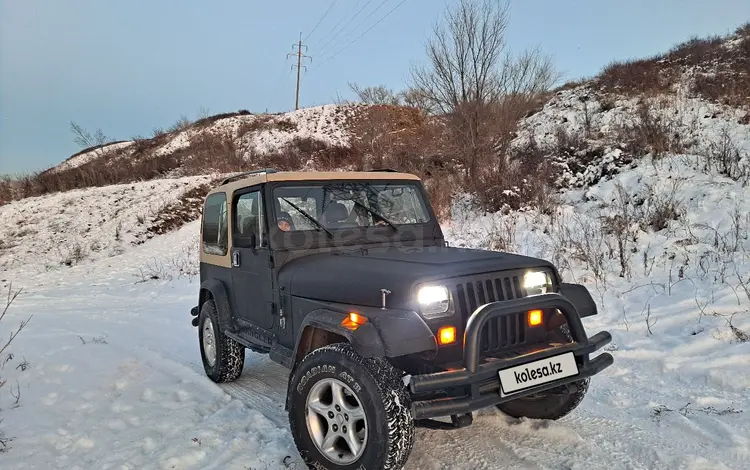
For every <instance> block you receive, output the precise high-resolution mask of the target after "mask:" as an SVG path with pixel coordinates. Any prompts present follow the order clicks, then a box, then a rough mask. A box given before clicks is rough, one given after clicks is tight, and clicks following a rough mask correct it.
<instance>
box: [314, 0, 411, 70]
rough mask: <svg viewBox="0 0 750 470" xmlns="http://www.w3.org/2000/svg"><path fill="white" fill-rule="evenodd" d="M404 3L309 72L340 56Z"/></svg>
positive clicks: (403, 1) (404, 0)
mask: <svg viewBox="0 0 750 470" xmlns="http://www.w3.org/2000/svg"><path fill="white" fill-rule="evenodd" d="M404 3H406V0H401V2H399V3H398V5H396V6H395V7H393V8H391V10H390V11H389V12H388V13H386V14H385V15H384V16H383V17H382V18H380V19H379V20H378V21H376V22H375V24H373V25H372V26H370V27H369V28H367V30H365V32H363V33H362V34H360V35H359V36H357V37H356V38H354V40H353V41H351V42H350V43H349V44H347V45H346V46H344V47H342V48H341V49H339V50H338V52H336V53H335V54H333V55H332V56H330V57H328V58H327V59H325V60H323V62H319V63H318V65H316V66H315V67H314V68H313V69H312V70H310V71H311V72H312V71H313V70H317V69H318V68H320V67H321V66H322V65H323V64H325V63H326V62H328V61H329V60H331V59H333V58H334V57H336V56H337V55H339V54H341V53H342V52H344V51H345V50H346V49H348V48H349V46H351V45H352V44H354V43H355V42H357V41H358V40H359V39H360V38H362V36H364V35H365V34H367V33H368V32H369V31H370V30H371V29H373V28H374V27H375V26H377V25H378V24H380V23H381V22H383V21H384V20H385V19H386V18H388V17H389V16H390V15H391V13H393V12H394V11H395V10H396V9H397V8H398V7H400V6H401V5H403V4H404Z"/></svg>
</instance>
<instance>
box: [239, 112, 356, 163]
mask: <svg viewBox="0 0 750 470" xmlns="http://www.w3.org/2000/svg"><path fill="white" fill-rule="evenodd" d="M355 109H356V106H347V107H344V106H338V105H331V104H328V105H324V106H316V107H313V108H304V109H300V110H297V111H292V112H289V113H285V114H281V115H278V116H275V117H273V118H272V119H271V120H270V124H272V125H271V126H268V127H267V128H264V129H262V130H261V131H259V132H257V133H254V134H252V135H251V136H250V140H251V142H252V146H251V147H252V148H254V149H255V150H257V151H259V152H261V153H268V152H273V151H276V150H279V149H281V148H283V147H284V146H285V145H286V144H288V143H290V142H292V141H293V140H294V139H300V138H302V139H314V140H318V141H321V142H325V143H326V144H328V145H329V146H344V145H347V144H348V143H349V138H350V135H349V132H347V130H346V121H347V119H348V118H349V117H350V116H351V115H352V113H353V111H354V110H355ZM279 122H291V123H292V128H294V129H295V130H294V131H292V132H290V131H288V130H287V127H286V126H284V127H282V126H278V125H276V126H273V124H274V123H279Z"/></svg>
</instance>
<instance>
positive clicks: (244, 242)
mask: <svg viewBox="0 0 750 470" xmlns="http://www.w3.org/2000/svg"><path fill="white" fill-rule="evenodd" d="M257 245H258V236H257V235H256V234H255V232H251V233H250V235H249V236H247V237H235V238H234V246H235V247H236V248H255V247H256V246H257Z"/></svg>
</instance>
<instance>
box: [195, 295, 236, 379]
mask: <svg viewBox="0 0 750 470" xmlns="http://www.w3.org/2000/svg"><path fill="white" fill-rule="evenodd" d="M198 343H199V344H200V350H201V359H202V360H203V369H204V370H205V371H206V375H207V376H208V377H209V378H210V379H211V380H213V381H214V382H217V383H221V382H232V381H234V380H237V378H238V377H239V376H240V375H241V374H242V368H243V367H244V366H245V347H244V346H242V345H241V344H240V343H238V342H236V341H235V340H233V339H232V338H229V337H228V336H226V335H225V334H224V330H223V328H222V327H221V323H219V315H218V313H217V312H216V304H215V303H214V301H213V300H212V299H209V300H207V301H205V302H204V303H203V306H202V307H201V313H200V315H198Z"/></svg>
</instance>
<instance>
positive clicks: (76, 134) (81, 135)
mask: <svg viewBox="0 0 750 470" xmlns="http://www.w3.org/2000/svg"><path fill="white" fill-rule="evenodd" d="M70 131H71V132H72V133H73V142H75V143H76V144H77V145H78V146H79V147H81V148H82V149H85V148H89V147H101V146H103V145H104V144H106V143H107V142H110V141H112V139H111V138H109V137H107V136H106V135H104V132H102V130H101V129H97V130H96V131H94V133H93V134H91V133H90V132H89V131H87V130H86V129H84V128H83V127H81V126H80V125H78V124H76V123H75V122H74V121H70Z"/></svg>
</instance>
